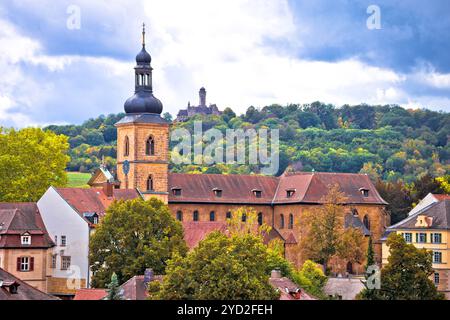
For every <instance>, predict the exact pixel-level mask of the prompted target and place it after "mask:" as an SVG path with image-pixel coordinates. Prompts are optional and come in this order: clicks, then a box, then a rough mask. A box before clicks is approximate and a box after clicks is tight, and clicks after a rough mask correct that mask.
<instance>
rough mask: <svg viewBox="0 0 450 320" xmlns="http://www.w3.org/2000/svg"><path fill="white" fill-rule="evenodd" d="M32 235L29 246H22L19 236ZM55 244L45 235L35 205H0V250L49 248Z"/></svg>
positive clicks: (45, 232)
mask: <svg viewBox="0 0 450 320" xmlns="http://www.w3.org/2000/svg"><path fill="white" fill-rule="evenodd" d="M25 232H28V233H29V234H30V235H32V236H33V237H32V240H31V244H30V245H22V244H21V241H20V236H21V235H22V234H24V233H25ZM54 245H55V244H54V243H53V241H52V239H51V238H50V236H49V235H48V233H47V229H46V228H45V225H44V222H43V220H42V217H41V215H40V212H39V209H38V207H37V205H36V203H31V202H24V203H6V202H1V203H0V248H21V247H26V248H50V247H53V246H54Z"/></svg>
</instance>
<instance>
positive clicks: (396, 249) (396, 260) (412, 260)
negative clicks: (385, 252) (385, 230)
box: [372, 233, 444, 300]
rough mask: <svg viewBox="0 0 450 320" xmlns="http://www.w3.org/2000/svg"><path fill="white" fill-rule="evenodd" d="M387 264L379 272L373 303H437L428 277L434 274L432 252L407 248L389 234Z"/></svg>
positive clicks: (432, 285)
mask: <svg viewBox="0 0 450 320" xmlns="http://www.w3.org/2000/svg"><path fill="white" fill-rule="evenodd" d="M386 244H387V246H388V247H389V254H390V255H389V258H388V264H387V265H386V266H385V267H384V268H383V269H382V270H381V289H380V290H378V293H377V295H376V296H375V297H372V298H373V299H381V300H441V299H444V295H443V294H442V293H439V292H438V291H437V289H436V286H435V285H434V283H433V282H432V281H431V279H430V277H431V275H433V274H434V270H433V267H432V252H431V251H427V250H425V249H418V248H416V247H415V246H414V245H412V244H407V243H406V241H405V239H403V237H402V236H401V235H398V234H396V233H393V234H391V235H390V236H389V237H388V240H387V243H386Z"/></svg>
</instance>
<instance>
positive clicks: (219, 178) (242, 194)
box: [169, 173, 278, 204]
mask: <svg viewBox="0 0 450 320" xmlns="http://www.w3.org/2000/svg"><path fill="white" fill-rule="evenodd" d="M277 185H278V178H276V177H269V176H258V175H224V174H182V173H171V174H169V202H172V203H174V202H202V203H205V202H206V203H210V202H219V203H236V202H240V203H252V204H270V203H271V202H272V199H273V196H274V194H275V190H276V188H277ZM176 188H180V189H181V190H182V193H181V196H175V195H173V193H172V192H170V189H176ZM215 188H217V189H220V190H222V196H221V197H217V196H215V194H214V191H213V190H214V189H215ZM253 190H259V191H261V198H257V197H256V196H255V195H254V193H253Z"/></svg>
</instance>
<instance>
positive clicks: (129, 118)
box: [116, 113, 169, 125]
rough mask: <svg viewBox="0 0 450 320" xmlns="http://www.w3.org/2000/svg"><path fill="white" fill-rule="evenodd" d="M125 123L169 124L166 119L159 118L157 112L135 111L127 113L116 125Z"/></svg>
mask: <svg viewBox="0 0 450 320" xmlns="http://www.w3.org/2000/svg"><path fill="white" fill-rule="evenodd" d="M127 123H157V124H169V122H167V121H166V120H164V119H163V118H161V116H160V115H159V114H156V113H137V114H127V115H126V116H125V117H123V118H122V119H121V120H120V121H119V122H117V123H116V125H121V124H127Z"/></svg>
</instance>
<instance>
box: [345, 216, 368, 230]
mask: <svg viewBox="0 0 450 320" xmlns="http://www.w3.org/2000/svg"><path fill="white" fill-rule="evenodd" d="M344 225H345V228H356V229H360V230H361V232H362V233H363V235H365V236H370V235H371V233H370V231H369V230H368V229H367V227H366V226H365V225H364V223H363V222H362V221H361V219H360V218H359V217H358V216H355V215H354V214H352V213H348V214H347V215H345V222H344Z"/></svg>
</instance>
